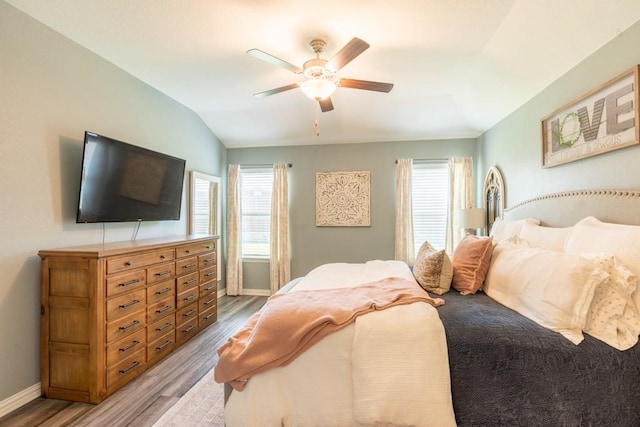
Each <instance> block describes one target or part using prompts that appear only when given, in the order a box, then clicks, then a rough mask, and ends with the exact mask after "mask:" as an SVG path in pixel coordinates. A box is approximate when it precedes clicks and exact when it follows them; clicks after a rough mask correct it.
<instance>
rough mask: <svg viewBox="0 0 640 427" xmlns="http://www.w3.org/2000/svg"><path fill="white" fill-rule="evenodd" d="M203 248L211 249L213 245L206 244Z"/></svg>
mask: <svg viewBox="0 0 640 427" xmlns="http://www.w3.org/2000/svg"><path fill="white" fill-rule="evenodd" d="M205 248H206V249H213V246H211V245H207V246H205Z"/></svg>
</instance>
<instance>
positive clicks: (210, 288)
mask: <svg viewBox="0 0 640 427" xmlns="http://www.w3.org/2000/svg"><path fill="white" fill-rule="evenodd" d="M217 288H218V282H216V281H215V280H212V281H210V282H207V283H203V284H202V285H200V298H206V296H207V295H210V294H212V293H217V292H218V289H217Z"/></svg>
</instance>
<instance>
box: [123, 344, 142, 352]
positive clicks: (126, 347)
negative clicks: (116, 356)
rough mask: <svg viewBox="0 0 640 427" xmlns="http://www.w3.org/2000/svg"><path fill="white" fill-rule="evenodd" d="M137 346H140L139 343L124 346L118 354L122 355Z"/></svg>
mask: <svg viewBox="0 0 640 427" xmlns="http://www.w3.org/2000/svg"><path fill="white" fill-rule="evenodd" d="M138 344H140V341H133V342H132V343H131V344H129V345H127V346H124V347H122V348H121V349H120V353H124V352H125V351H127V350H130V349H132V348H133V347H135V346H137V345H138Z"/></svg>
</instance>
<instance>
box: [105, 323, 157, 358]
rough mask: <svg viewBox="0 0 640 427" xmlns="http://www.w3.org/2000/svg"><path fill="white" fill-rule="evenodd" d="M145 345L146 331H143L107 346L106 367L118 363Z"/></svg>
mask: <svg viewBox="0 0 640 427" xmlns="http://www.w3.org/2000/svg"><path fill="white" fill-rule="evenodd" d="M146 345H147V331H145V330H144V329H141V330H139V331H138V332H136V333H133V334H131V335H129V336H128V337H124V338H122V339H120V340H118V341H116V342H114V343H111V344H109V345H108V346H107V366H112V365H115V364H117V363H120V362H121V361H122V360H123V359H125V358H127V357H129V356H130V355H132V354H133V353H135V352H136V351H138V350H140V349H141V348H144V347H145V346H146Z"/></svg>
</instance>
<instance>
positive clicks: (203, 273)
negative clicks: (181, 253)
mask: <svg viewBox="0 0 640 427" xmlns="http://www.w3.org/2000/svg"><path fill="white" fill-rule="evenodd" d="M199 273H200V283H204V282H208V281H209V280H216V279H217V278H218V277H217V276H218V275H217V273H216V266H213V267H209V268H203V269H202V270H200V271H199Z"/></svg>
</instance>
